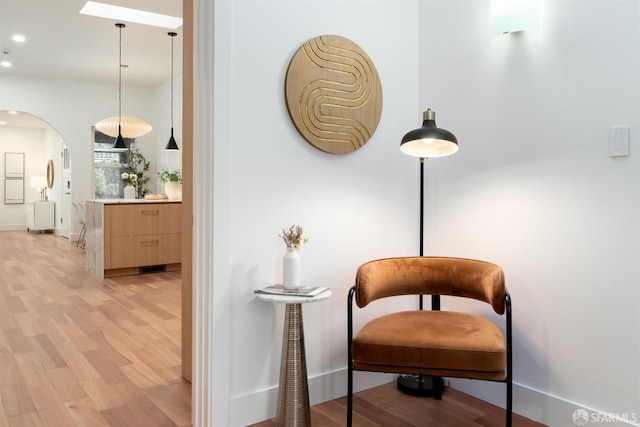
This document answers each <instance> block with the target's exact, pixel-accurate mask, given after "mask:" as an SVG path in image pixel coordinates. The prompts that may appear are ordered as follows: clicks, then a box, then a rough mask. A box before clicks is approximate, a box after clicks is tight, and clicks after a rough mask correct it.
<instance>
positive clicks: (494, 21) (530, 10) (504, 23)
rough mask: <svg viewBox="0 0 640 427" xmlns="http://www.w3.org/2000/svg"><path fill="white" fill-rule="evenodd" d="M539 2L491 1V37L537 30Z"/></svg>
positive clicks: (516, 0)
mask: <svg viewBox="0 0 640 427" xmlns="http://www.w3.org/2000/svg"><path fill="white" fill-rule="evenodd" d="M540 2H541V0H491V35H492V36H497V35H501V34H508V33H516V32H520V31H533V30H537V29H539V27H540Z"/></svg>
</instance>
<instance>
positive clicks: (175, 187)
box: [164, 181, 182, 200]
mask: <svg viewBox="0 0 640 427" xmlns="http://www.w3.org/2000/svg"><path fill="white" fill-rule="evenodd" d="M164 192H165V193H166V194H167V197H168V198H169V199H171V200H182V183H181V182H172V181H167V182H165V183H164Z"/></svg>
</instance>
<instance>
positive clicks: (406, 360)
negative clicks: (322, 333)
mask: <svg viewBox="0 0 640 427" xmlns="http://www.w3.org/2000/svg"><path fill="white" fill-rule="evenodd" d="M354 295H355V299H356V305H357V306H358V307H359V308H361V309H362V308H364V307H366V306H367V305H368V304H369V303H371V302H372V301H375V300H377V299H381V298H387V297H392V296H399V295H450V296H456V297H463V298H472V299H475V300H479V301H484V302H486V303H488V304H490V305H491V306H492V307H493V310H494V311H495V312H496V313H497V314H499V315H503V314H505V313H506V316H505V329H506V340H505V337H504V336H503V334H502V332H501V330H500V328H499V327H498V326H497V325H496V324H494V323H493V322H491V321H489V320H487V319H485V318H483V317H480V316H477V315H474V314H470V313H463V312H453V311H440V310H424V311H422V310H411V311H403V312H397V313H391V314H387V315H383V316H381V317H378V318H376V319H373V320H371V321H370V322H368V323H367V324H366V325H365V326H364V327H363V328H362V329H361V330H360V331H359V332H358V333H357V334H356V335H355V336H354V331H353V297H354ZM347 311H348V314H347V316H348V319H347V321H348V325H347V327H348V343H349V348H348V357H349V363H348V394H347V426H351V423H352V419H353V415H352V410H353V371H374V372H386V373H398V374H413V375H429V376H435V377H456V378H470V379H478V380H488V381H499V382H504V383H506V385H507V387H506V388H507V390H506V394H507V397H506V425H507V426H508V427H510V426H511V417H512V380H513V376H512V343H511V341H512V338H511V335H512V332H511V297H510V296H509V293H508V292H507V289H506V287H505V282H504V273H503V271H502V268H500V267H499V266H497V265H495V264H492V263H489V262H485V261H478V260H472V259H464V258H446V257H401V258H386V259H379V260H375V261H370V262H367V263H365V264H363V265H361V266H360V267H359V268H358V271H357V274H356V282H355V285H354V286H353V287H352V288H351V289H350V290H349V295H348V298H347Z"/></svg>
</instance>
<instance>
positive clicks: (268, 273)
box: [194, 1, 420, 426]
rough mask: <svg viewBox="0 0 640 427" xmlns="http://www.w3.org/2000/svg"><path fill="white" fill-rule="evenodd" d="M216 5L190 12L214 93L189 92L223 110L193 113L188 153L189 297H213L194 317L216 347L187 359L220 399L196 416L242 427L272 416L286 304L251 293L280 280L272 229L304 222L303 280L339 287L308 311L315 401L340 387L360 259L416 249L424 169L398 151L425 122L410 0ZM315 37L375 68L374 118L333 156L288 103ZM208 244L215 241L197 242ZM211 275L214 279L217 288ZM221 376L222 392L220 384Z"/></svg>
mask: <svg viewBox="0 0 640 427" xmlns="http://www.w3.org/2000/svg"><path fill="white" fill-rule="evenodd" d="M223 3H224V4H225V5H226V7H228V8H229V9H227V10H226V12H227V13H228V15H224V17H221V16H222V15H220V10H219V9H217V10H216V12H215V13H216V14H218V15H216V16H215V18H214V13H211V14H210V15H209V14H207V10H208V8H209V7H210V5H208V4H206V3H197V4H196V6H197V7H199V8H200V9H199V10H196V13H195V16H196V17H198V20H199V23H200V24H201V25H202V27H201V35H202V39H201V40H200V42H202V41H203V40H204V43H203V44H204V45H202V46H199V45H198V42H196V62H197V63H196V70H201V73H203V75H202V76H201V77H202V81H203V83H202V85H203V86H206V85H209V84H211V82H212V81H213V82H215V87H216V88H218V90H216V91H215V94H214V97H213V98H212V99H211V100H209V99H207V98H205V97H204V96H202V94H205V95H206V94H207V93H208V89H207V88H206V87H202V86H197V87H196V89H195V92H196V97H198V96H200V100H201V102H203V103H205V104H206V103H207V102H209V103H213V104H215V105H216V106H218V107H219V108H215V113H214V123H215V125H214V126H212V125H211V122H210V120H209V119H208V113H207V112H206V111H199V112H198V113H196V121H197V122H198V121H200V120H201V122H200V126H199V125H198V124H197V125H196V128H197V129H198V132H201V133H200V135H196V141H195V145H196V152H195V156H194V159H195V163H196V170H195V174H196V183H195V186H196V195H195V200H194V203H195V209H196V218H195V221H196V224H195V229H194V238H195V247H196V248H197V249H196V250H195V251H194V257H195V258H196V260H195V262H196V266H195V271H196V273H195V276H194V277H195V280H196V283H195V286H196V288H199V289H196V291H195V293H194V304H195V306H196V308H195V310H196V313H197V312H198V310H199V308H198V305H199V304H200V303H201V298H200V293H202V295H204V297H207V296H208V295H209V292H213V300H212V304H213V306H212V308H211V310H208V311H206V312H205V311H204V310H203V315H204V316H207V319H205V320H202V319H199V318H197V319H195V320H194V321H195V322H196V324H195V327H194V333H195V334H196V335H197V336H198V335H200V334H201V333H202V330H201V329H200V325H201V324H207V322H208V319H210V318H214V319H215V320H213V324H209V326H212V325H213V328H215V330H214V329H211V334H212V347H211V349H209V350H211V351H213V356H211V358H208V356H207V355H206V354H202V353H201V352H200V351H199V348H196V349H195V350H194V351H195V353H196V354H195V357H196V359H201V358H204V359H205V361H204V362H201V361H200V360H196V362H195V366H196V367H197V366H202V369H203V370H205V371H206V372H213V379H212V381H213V382H212V383H211V393H212V394H213V395H215V397H212V398H211V401H209V402H207V403H206V404H205V405H206V406H207V408H206V409H205V408H204V407H203V406H201V403H200V402H196V403H195V404H194V406H195V409H194V411H195V412H198V410H199V408H201V409H202V410H203V411H207V412H211V413H212V416H213V417H214V418H213V419H214V420H215V421H214V422H212V423H210V424H209V425H211V424H213V425H233V426H239V425H247V424H250V423H252V422H256V421H259V420H263V419H266V418H269V417H272V416H274V415H275V407H276V404H275V400H276V397H277V386H278V375H279V366H280V365H279V360H280V351H281V338H282V323H283V314H284V308H283V307H282V306H274V305H273V304H269V303H265V302H260V301H258V300H256V299H255V298H254V296H253V293H252V292H253V290H254V289H257V288H261V287H263V286H266V285H268V284H270V283H275V282H278V281H280V280H281V264H282V256H283V255H284V250H285V246H284V244H283V242H282V241H281V240H280V239H279V238H278V233H279V232H280V230H281V228H282V227H283V226H285V225H290V224H294V223H295V224H300V225H301V226H303V227H304V229H305V234H307V235H308V236H309V238H310V242H309V244H308V245H305V247H303V249H302V250H301V256H302V262H303V273H302V276H303V281H304V282H305V283H309V284H319V285H326V286H330V287H331V288H332V290H333V297H332V298H331V299H330V300H329V301H326V302H322V303H318V304H311V305H308V306H305V307H304V308H303V311H304V321H305V325H306V336H305V341H306V346H307V347H306V348H307V367H308V373H309V376H310V389H311V400H312V402H314V403H316V402H319V401H323V400H327V399H330V398H334V397H338V396H341V395H344V393H345V390H346V369H345V367H346V295H347V290H348V288H349V287H350V286H351V285H352V282H353V278H354V275H355V270H356V268H357V266H358V265H359V264H361V263H362V262H364V261H366V260H369V259H372V258H377V257H384V256H391V255H408V254H416V253H417V250H418V240H417V232H416V230H417V227H418V223H417V221H418V173H419V169H418V167H419V164H418V161H417V160H416V159H414V158H410V157H408V156H404V155H402V154H401V153H400V150H399V144H400V138H401V137H402V135H403V134H404V133H405V132H406V131H407V130H408V129H410V128H412V127H415V124H416V122H417V121H418V120H419V119H420V114H419V112H418V111H417V110H416V104H417V87H418V81H417V77H418V74H417V65H418V64H417V57H416V55H415V52H416V50H417V40H418V33H417V2H415V1H408V2H407V1H335V2H334V1H329V2H327V1H305V2H297V1H275V2H267V3H265V2H261V1H233V2H229V3H226V2H221V4H223ZM211 12H213V9H211ZM216 18H217V20H215V28H216V34H219V35H220V37H218V38H215V39H216V43H217V44H216V45H215V46H216V56H215V59H214V60H213V61H212V62H213V63H215V65H216V68H215V70H209V69H207V68H206V66H207V65H211V64H207V63H206V62H205V58H204V56H202V55H200V54H199V52H201V50H200V49H202V51H206V50H207V49H212V45H211V44H208V42H207V40H209V41H210V40H212V39H211V38H209V36H208V34H207V33H206V32H207V31H208V30H209V29H210V28H214V24H213V23H214V19H216ZM265 23H268V25H266V26H265V25H264V24H265ZM197 25H198V24H197ZM261 28H263V29H264V30H260V29H261ZM381 29H390V30H389V31H387V30H384V31H383V30H381ZM322 34H340V35H342V36H344V37H347V38H349V39H351V40H353V41H355V42H356V43H358V44H359V45H360V46H361V47H362V48H363V49H364V50H365V51H366V52H367V53H368V54H369V56H370V57H371V59H372V61H373V62H374V63H375V65H376V67H377V70H378V73H379V74H380V79H381V81H382V85H383V91H384V106H383V112H382V118H381V121H380V125H379V127H378V129H377V131H376V133H375V134H374V136H373V138H372V139H371V140H370V141H369V142H368V143H367V144H366V145H365V146H364V147H362V148H361V149H360V150H358V151H356V152H354V153H351V154H346V155H330V154H326V153H323V152H321V151H318V150H317V149H315V148H313V147H312V146H310V145H309V144H308V143H307V142H305V140H304V139H303V138H302V137H301V136H300V135H299V134H298V133H297V131H296V130H295V128H294V127H293V125H292V123H291V121H290V119H289V116H288V114H287V110H286V107H285V102H284V94H283V93H284V90H283V84H284V78H285V73H286V69H287V66H288V63H289V60H290V59H291V57H292V55H293V54H294V53H295V51H296V50H297V49H298V48H299V47H300V46H301V45H302V44H303V43H304V42H306V41H307V40H309V39H310V38H313V37H315V36H318V35H322ZM199 61H203V63H200V62H199ZM399 64H402V65H401V66H399ZM205 108H212V107H210V106H209V107H205ZM202 128H212V131H213V133H212V134H210V133H208V131H207V130H206V129H204V130H202ZM210 135H213V137H211V136H210ZM199 138H203V139H199ZM211 144H213V151H211V150H210V148H209V147H211ZM207 156H211V157H210V158H207ZM207 161H211V162H212V163H207ZM211 174H212V175H213V177H212V178H209V176H210V175H211ZM208 186H209V187H210V188H211V189H212V190H211V191H209V188H208ZM212 201H213V211H210V210H209V204H208V203H211V202H212ZM205 217H206V218H205ZM407 224H411V226H407ZM208 230H211V231H208ZM227 236H230V237H231V239H230V240H229V246H227V247H226V248H225V247H224V245H222V244H221V243H223V242H225V239H226V237H227ZM206 239H210V240H209V241H208V242H207V240H206ZM203 242H204V243H203ZM207 243H209V244H210V245H211V247H210V248H207V247H203V246H202V245H203V244H205V245H206V244H207ZM218 248H219V249H220V252H217V251H218ZM207 249H209V250H211V252H210V253H209V252H207ZM214 253H216V254H217V255H213V254H214ZM208 273H210V274H215V276H212V277H213V281H212V283H210V282H209V280H208V279H207V278H206V277H207V276H206V274H208ZM203 275H204V276H203ZM209 289H212V291H209ZM413 303H414V305H415V304H417V302H416V301H413ZM397 304H398V305H403V306H406V305H407V303H406V302H404V303H403V302H398V303H397ZM218 306H220V309H218ZM196 317H199V316H198V315H196ZM198 322H202V323H200V324H199V323H198ZM225 329H226V331H225ZM226 336H230V337H231V338H230V347H229V348H228V352H227V350H225V349H224V348H223V347H224V346H225V341H224V339H225V337H226ZM195 340H196V342H197V341H198V338H197V337H196V338H195ZM205 351H207V350H206V349H205ZM231 360H232V361H233V363H230V361H231ZM200 363H202V365H199V364H200ZM205 365H206V366H205ZM226 369H228V371H227V370H226ZM374 378H375V379H373V380H369V379H367V378H366V376H364V377H363V378H361V380H359V381H358V384H357V386H358V387H359V388H362V387H364V386H365V385H370V384H372V383H375V382H378V383H379V382H381V381H388V380H389V378H388V377H385V376H383V375H375V376H374ZM207 380H208V378H207V374H205V373H204V372H203V373H202V375H199V374H198V373H197V371H196V373H195V374H194V381H195V382H194V391H195V392H196V394H198V393H200V391H201V390H202V389H203V384H202V383H201V381H207ZM227 380H228V384H231V385H230V386H229V390H225V388H224V387H225V384H226V381H227ZM227 398H228V399H229V406H227V408H226V409H227V410H228V411H229V412H228V413H225V402H223V400H224V399H227ZM196 400H197V398H196ZM225 417H229V418H225ZM195 423H196V424H198V423H201V421H200V420H198V419H196V421H195ZM202 425H206V423H205V422H202Z"/></svg>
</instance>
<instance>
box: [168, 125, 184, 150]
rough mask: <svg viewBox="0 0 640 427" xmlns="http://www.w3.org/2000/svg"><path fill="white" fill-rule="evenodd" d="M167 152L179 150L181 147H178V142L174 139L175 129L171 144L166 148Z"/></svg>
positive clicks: (170, 140)
mask: <svg viewBox="0 0 640 427" xmlns="http://www.w3.org/2000/svg"><path fill="white" fill-rule="evenodd" d="M164 149H165V150H179V149H180V147H178V143H177V142H176V140H175V138H174V137H173V128H171V138H169V142H168V143H167V146H166V147H164Z"/></svg>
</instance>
